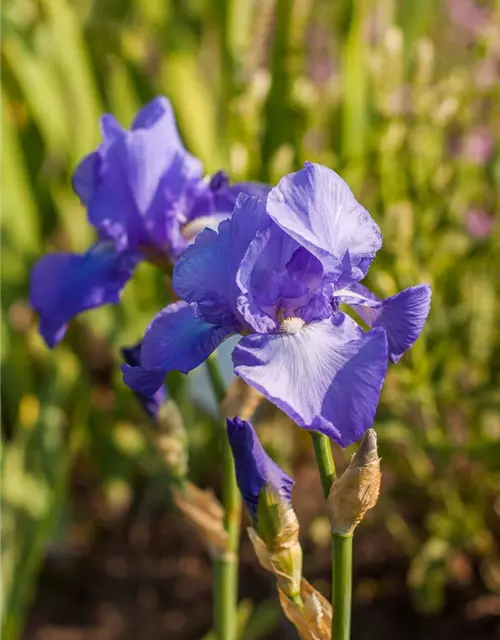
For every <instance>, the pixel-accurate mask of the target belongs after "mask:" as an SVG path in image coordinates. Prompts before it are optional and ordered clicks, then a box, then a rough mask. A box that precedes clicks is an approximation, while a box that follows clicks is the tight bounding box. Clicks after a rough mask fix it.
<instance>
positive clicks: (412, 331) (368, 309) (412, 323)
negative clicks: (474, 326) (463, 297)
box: [336, 284, 432, 362]
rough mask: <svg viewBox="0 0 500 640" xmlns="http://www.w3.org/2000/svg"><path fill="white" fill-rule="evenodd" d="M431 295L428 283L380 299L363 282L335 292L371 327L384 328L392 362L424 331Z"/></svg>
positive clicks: (398, 358) (399, 357)
mask: <svg viewBox="0 0 500 640" xmlns="http://www.w3.org/2000/svg"><path fill="white" fill-rule="evenodd" d="M431 295H432V291H431V288H430V287H429V285H427V284H420V285H417V286H416V287H409V288H408V289H404V290H403V291H400V292H399V293H396V295H394V296H391V297H390V298H386V299H385V300H379V299H378V298H377V297H376V296H375V295H374V294H373V293H372V292H371V291H370V290H369V289H367V288H366V287H364V286H363V285H360V284H356V285H355V287H353V288H352V291H347V292H337V293H336V297H338V299H339V300H340V301H342V302H345V303H347V304H349V305H350V306H352V308H353V309H354V310H355V311H356V313H358V314H359V316H360V317H361V318H363V320H364V321H365V322H366V324H367V325H368V326H369V327H382V328H383V329H385V331H386V333H387V343H388V347H389V356H390V358H391V360H392V361H393V362H398V361H399V360H400V359H401V357H402V356H403V354H404V352H405V351H407V350H408V349H409V348H410V347H411V346H412V345H413V344H414V342H415V341H416V340H417V338H418V337H419V336H420V334H421V333H422V329H423V328H424V324H425V321H426V320H427V316H428V315H429V310H430V304H431Z"/></svg>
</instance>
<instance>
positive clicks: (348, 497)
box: [327, 429, 382, 535]
mask: <svg viewBox="0 0 500 640" xmlns="http://www.w3.org/2000/svg"><path fill="white" fill-rule="evenodd" d="M381 478H382V475H381V473H380V458H379V457H378V451H377V434H376V433H375V431H374V430H373V429H368V431H367V432H366V433H365V435H364V436H363V439H362V440H361V444H360V446H359V449H358V450H357V452H356V453H355V454H354V456H353V457H352V460H351V463H350V465H349V466H348V467H347V469H346V470H345V471H344V473H343V474H342V475H341V476H340V478H337V480H335V482H334V483H333V485H332V488H331V489H330V494H329V496H328V500H327V509H328V515H329V517H330V525H331V530H332V533H336V534H339V535H351V534H352V533H353V531H354V529H355V528H356V527H357V525H358V524H359V523H360V522H361V520H362V519H363V517H364V515H365V513H366V512H367V511H368V510H369V509H372V508H373V507H374V506H375V505H376V504H377V500H378V496H379V493H380V481H381Z"/></svg>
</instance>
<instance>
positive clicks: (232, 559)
mask: <svg viewBox="0 0 500 640" xmlns="http://www.w3.org/2000/svg"><path fill="white" fill-rule="evenodd" d="M207 369H208V375H209V377H210V382H211V384H212V389H213V392H214V395H215V397H216V399H217V402H218V403H219V405H220V403H221V402H222V400H223V399H224V396H225V395H226V388H225V385H224V380H223V378H222V374H221V371H220V368H219V364H218V362H217V357H216V356H215V354H212V355H211V356H210V357H209V358H208V360H207ZM222 502H223V505H224V510H225V515H224V528H225V529H226V531H227V533H228V548H227V550H226V552H225V553H223V554H222V555H221V556H220V557H219V558H217V559H216V561H215V566H214V622H215V632H216V638H217V640H236V625H237V606H238V547H239V540H240V520H241V497H240V493H239V490H238V485H237V484H236V475H235V470H234V460H233V456H232V453H231V447H230V446H229V440H228V437H227V433H226V429H225V427H224V434H223V436H222Z"/></svg>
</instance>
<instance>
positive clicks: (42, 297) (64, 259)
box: [30, 243, 136, 347]
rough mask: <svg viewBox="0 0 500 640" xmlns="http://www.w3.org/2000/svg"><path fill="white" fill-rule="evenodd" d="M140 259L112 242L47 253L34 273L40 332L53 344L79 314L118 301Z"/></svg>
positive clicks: (33, 300) (33, 295)
mask: <svg viewBox="0 0 500 640" xmlns="http://www.w3.org/2000/svg"><path fill="white" fill-rule="evenodd" d="M135 265H136V258H134V257H133V256H131V255H130V254H128V253H118V252H116V251H115V249H114V247H113V246H112V245H110V244H109V243H100V244H96V245H94V246H93V247H91V248H90V249H89V251H87V253H85V254H83V255H80V254H75V253H53V254H49V255H46V256H44V257H43V258H41V259H40V260H39V262H38V263H37V264H36V265H35V267H34V269H33V272H32V274H31V284H30V301H31V305H32V306H33V308H34V309H35V310H36V311H37V312H38V314H39V316H40V332H41V334H42V336H43V337H44V339H45V341H46V343H47V345H48V346H49V347H54V346H55V345H56V344H57V343H58V342H59V341H60V340H61V339H62V337H63V336H64V333H65V331H66V325H67V323H68V322H69V321H70V320H71V319H72V318H74V316H76V315H77V314H78V313H80V312H82V311H86V310H87V309H93V308H95V307H100V306H101V305H103V304H115V303H117V302H118V300H119V296H120V292H121V290H122V289H123V287H124V286H125V284H126V282H127V281H128V279H129V278H130V277H131V276H132V273H133V270H134V268H135Z"/></svg>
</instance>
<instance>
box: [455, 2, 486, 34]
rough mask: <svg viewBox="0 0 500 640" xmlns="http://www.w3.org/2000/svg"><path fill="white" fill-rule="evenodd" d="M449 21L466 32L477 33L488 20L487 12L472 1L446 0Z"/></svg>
mask: <svg viewBox="0 0 500 640" xmlns="http://www.w3.org/2000/svg"><path fill="white" fill-rule="evenodd" d="M446 6H447V8H448V13H449V15H450V18H451V21H452V22H454V23H455V24H456V25H457V26H459V27H462V28H463V29H466V30H467V31H473V32H477V31H479V30H480V29H481V28H482V27H483V25H484V24H485V22H486V20H487V18H488V10H487V9H486V8H485V7H479V6H478V5H477V4H476V3H475V2H473V0H446Z"/></svg>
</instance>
